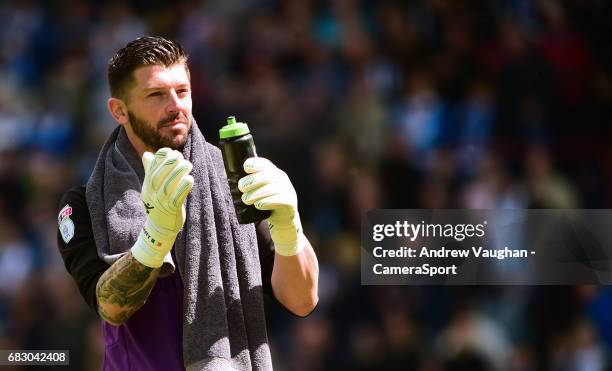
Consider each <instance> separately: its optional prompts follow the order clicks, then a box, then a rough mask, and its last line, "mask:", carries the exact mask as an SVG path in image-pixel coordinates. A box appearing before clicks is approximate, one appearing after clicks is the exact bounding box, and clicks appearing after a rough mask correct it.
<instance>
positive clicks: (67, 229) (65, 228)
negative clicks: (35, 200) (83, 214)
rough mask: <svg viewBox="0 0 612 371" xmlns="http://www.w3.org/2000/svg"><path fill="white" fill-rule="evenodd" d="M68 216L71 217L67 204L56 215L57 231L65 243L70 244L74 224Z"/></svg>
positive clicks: (70, 209) (70, 210)
mask: <svg viewBox="0 0 612 371" xmlns="http://www.w3.org/2000/svg"><path fill="white" fill-rule="evenodd" d="M70 215H72V207H70V205H68V204H66V206H64V207H63V208H62V209H61V210H60V212H59V214H58V215H57V223H58V225H59V231H60V234H61V235H62V239H63V240H64V242H65V243H68V242H70V240H72V237H74V223H73V222H72V219H70Z"/></svg>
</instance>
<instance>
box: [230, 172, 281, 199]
mask: <svg viewBox="0 0 612 371" xmlns="http://www.w3.org/2000/svg"><path fill="white" fill-rule="evenodd" d="M278 177H279V175H278V174H277V172H275V171H270V169H266V170H263V171H259V172H257V173H254V174H250V175H247V176H245V177H242V178H240V180H239V181H238V189H239V190H240V192H242V193H246V192H250V191H252V190H254V189H256V188H259V187H261V186H263V185H266V184H271V183H274V182H275V181H276V180H277V179H278Z"/></svg>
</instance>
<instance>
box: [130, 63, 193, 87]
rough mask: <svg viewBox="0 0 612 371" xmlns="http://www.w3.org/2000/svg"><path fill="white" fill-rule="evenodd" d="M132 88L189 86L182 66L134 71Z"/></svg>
mask: <svg viewBox="0 0 612 371" xmlns="http://www.w3.org/2000/svg"><path fill="white" fill-rule="evenodd" d="M134 82H135V84H134V88H135V89H138V90H144V89H151V88H164V87H172V86H178V85H189V75H188V74H187V69H186V66H185V65H184V64H173V65H171V66H168V67H166V66H160V65H153V66H144V67H139V68H138V69H136V70H135V71H134Z"/></svg>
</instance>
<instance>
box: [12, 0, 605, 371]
mask: <svg viewBox="0 0 612 371" xmlns="http://www.w3.org/2000/svg"><path fill="white" fill-rule="evenodd" d="M611 19H612V3H611V2H609V1H603V0H586V1H579V0H573V1H569V0H568V1H535V0H534V1H528V0H509V1H496V0H491V1H485V0H482V1H451V0H446V1H445V0H424V1H367V0H363V1H355V0H335V1H314V0H313V1H302V0H294V1H280V0H279V1H273V0H245V1H240V0H231V1H230V0H224V1H208V2H206V1H172V2H166V1H161V0H152V1H146V0H132V1H105V2H97V1H79V0H67V1H42V0H19V1H17V0H15V1H2V2H1V3H0V349H70V351H71V354H70V358H71V368H72V369H75V370H78V369H92V370H94V369H99V368H100V362H101V359H102V355H103V344H102V336H101V333H100V326H99V320H98V319H97V318H96V317H95V316H93V315H92V313H91V311H90V310H89V309H88V308H86V306H85V304H84V302H83V300H82V299H81V297H80V296H79V294H78V291H77V289H76V286H75V285H74V284H73V282H72V281H71V279H70V278H69V276H68V275H67V273H66V272H65V269H64V267H63V265H62V262H61V259H60V257H59V254H58V252H57V247H56V229H57V215H56V212H57V206H58V204H57V203H58V200H59V197H60V195H61V194H62V193H63V191H65V190H66V189H67V188H69V186H71V185H75V184H79V183H83V182H85V181H86V180H87V178H88V176H89V174H90V171H91V169H92V166H93V164H94V161H95V159H96V156H97V153H98V150H99V148H100V146H101V144H102V143H103V141H104V140H105V138H106V136H107V134H108V133H109V132H110V131H111V130H112V129H113V128H114V126H115V124H114V123H113V121H112V118H111V117H110V115H109V114H108V113H107V111H106V107H105V104H106V99H107V96H108V92H107V88H106V63H107V61H108V59H109V57H110V56H111V55H112V53H113V52H114V51H115V50H116V49H118V48H119V47H120V46H122V45H123V44H125V43H126V42H127V41H129V40H132V39H133V38H135V37H137V36H140V35H143V34H160V35H164V36H167V37H171V38H175V39H177V40H179V41H180V42H181V43H183V45H184V46H185V47H186V49H187V50H188V52H189V53H190V58H191V59H190V61H191V63H190V67H191V72H192V73H191V76H192V83H193V100H194V115H195V117H196V119H197V121H198V124H199V125H200V126H201V128H202V129H203V132H204V134H205V136H206V138H207V139H208V140H209V141H212V142H215V141H216V138H217V130H218V128H219V127H220V126H221V125H222V124H223V123H224V119H225V117H226V116H228V115H230V114H235V115H237V117H238V118H239V119H240V120H242V121H246V122H248V123H249V125H250V127H251V130H252V132H253V134H254V137H255V140H256V143H257V147H258V152H259V153H260V155H263V156H265V157H269V158H270V159H272V160H273V161H274V162H275V163H277V164H278V166H279V167H280V168H282V169H285V170H286V172H287V173H288V174H289V176H290V178H291V179H292V181H293V184H294V185H295V187H296V189H297V192H298V195H299V200H300V210H301V214H302V219H303V222H304V224H305V228H306V230H307V234H308V236H309V237H310V238H311V240H312V241H313V245H314V246H315V247H316V250H317V253H318V255H319V259H320V264H321V277H320V303H319V306H318V308H317V310H316V311H315V312H314V313H313V314H312V315H311V316H310V317H309V318H308V319H305V320H297V319H294V318H293V317H291V316H289V315H287V314H285V313H284V312H282V311H281V310H279V309H276V308H273V307H269V308H268V309H267V314H268V319H269V329H270V331H269V337H270V339H271V344H272V347H273V349H272V354H273V357H274V362H275V366H276V368H277V369H278V370H298V371H299V370H340V369H342V370H417V371H446V370H448V371H451V370H452V371H454V370H470V371H478V370H512V371H528V370H558V371H573V370H577V371H578V370H579V371H583V370H589V371H590V370H606V369H611V368H610V367H611V365H612V362H611V357H610V355H611V354H612V353H611V350H612V289H610V288H609V287H593V286H573V287H572V286H558V287H541V286H531V287H523V286H507V287H489V286H481V287H383V286H369V287H368V286H361V285H360V274H359V263H360V256H359V228H360V218H361V212H362V211H363V210H367V209H373V208H505V207H511V208H527V207H538V208H610V207H611V206H612V150H611V149H610V147H611V146H610V133H611V129H610V128H611V127H612V125H611V124H612V69H611V67H612V48H611V47H610V39H609V37H610V35H612V22H610V20H611ZM160 320H163V319H160ZM160 351H163V349H160ZM32 369H33V368H32Z"/></svg>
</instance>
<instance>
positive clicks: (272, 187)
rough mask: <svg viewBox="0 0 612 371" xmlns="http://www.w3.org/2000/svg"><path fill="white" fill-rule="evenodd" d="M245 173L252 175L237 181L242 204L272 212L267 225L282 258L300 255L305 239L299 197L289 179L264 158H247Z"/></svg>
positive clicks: (275, 247)
mask: <svg viewBox="0 0 612 371" xmlns="http://www.w3.org/2000/svg"><path fill="white" fill-rule="evenodd" d="M244 171H245V172H246V173H247V174H249V175H247V176H245V177H243V178H241V179H240V180H239V181H238V189H240V191H241V192H242V193H243V195H242V202H244V203H245V204H247V205H253V204H254V205H255V207H256V208H258V209H259V210H271V211H272V213H271V215H270V217H269V218H268V223H269V224H270V235H271V237H272V240H273V241H274V249H275V250H276V252H277V253H278V254H280V255H284V256H292V255H297V254H298V253H300V251H301V250H302V249H303V248H304V244H305V242H306V237H305V236H304V233H303V231H302V223H301V222H300V214H299V213H298V209H297V195H296V194H295V189H293V185H292V184H291V181H290V180H289V177H288V176H287V174H285V172H284V171H282V170H280V169H279V168H277V167H276V166H275V165H274V164H273V163H271V162H270V161H269V160H267V159H265V158H262V157H251V158H249V159H247V160H246V161H245V162H244Z"/></svg>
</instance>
